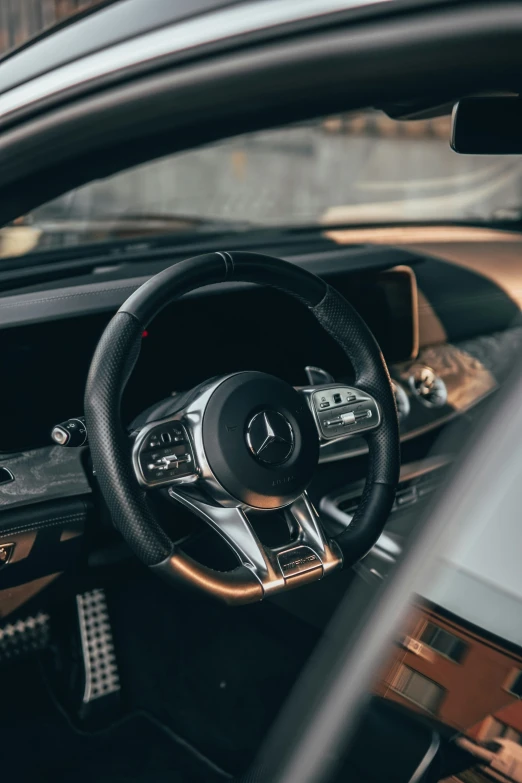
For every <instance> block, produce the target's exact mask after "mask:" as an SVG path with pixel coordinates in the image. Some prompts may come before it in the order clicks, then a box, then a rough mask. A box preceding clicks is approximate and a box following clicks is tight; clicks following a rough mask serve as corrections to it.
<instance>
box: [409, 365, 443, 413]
mask: <svg viewBox="0 0 522 783" xmlns="http://www.w3.org/2000/svg"><path fill="white" fill-rule="evenodd" d="M409 384H410V389H411V390H412V392H413V393H414V395H415V396H416V397H417V399H418V400H419V402H421V403H422V404H423V405H425V406H426V407H427V408H440V407H441V406H442V405H444V404H445V403H446V400H447V398H448V392H447V389H446V384H445V383H444V381H443V380H442V378H439V376H438V375H435V373H434V372H433V370H432V369H431V368H430V367H414V368H413V372H412V374H411V375H410V378H409Z"/></svg>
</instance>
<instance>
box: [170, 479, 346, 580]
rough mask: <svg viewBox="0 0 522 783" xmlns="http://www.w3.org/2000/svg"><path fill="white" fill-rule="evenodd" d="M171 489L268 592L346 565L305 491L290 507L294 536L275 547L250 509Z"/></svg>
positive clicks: (171, 494) (175, 498) (291, 528)
mask: <svg viewBox="0 0 522 783" xmlns="http://www.w3.org/2000/svg"><path fill="white" fill-rule="evenodd" d="M169 495H170V497H171V498H172V499H173V500H175V501H176V502H178V503H181V504H182V505H183V506H184V507H185V508H187V509H188V510H190V511H192V512H193V513H194V514H196V515H197V516H198V517H200V518H201V519H203V520H204V521H205V522H206V523H207V524H208V525H209V526H210V527H211V528H212V529H213V530H214V531H215V532H217V533H218V534H219V535H220V536H221V537H222V538H223V540H224V541H226V543H227V544H228V545H229V546H230V548H231V549H232V551H233V552H234V554H235V555H236V557H237V559H238V561H239V564H240V565H241V566H243V567H246V568H248V569H249V570H250V571H251V573H252V574H253V575H254V576H255V578H256V579H257V580H258V581H259V582H260V584H261V587H262V588H263V593H264V595H268V594H271V593H278V592H282V591H283V590H287V589H291V588H292V587H296V586H297V585H298V584H299V585H301V584H303V583H306V582H315V581H317V580H318V579H322V577H323V576H324V575H325V573H326V572H329V571H331V570H333V569H335V568H339V567H341V565H342V554H341V551H340V549H339V547H338V546H337V545H336V544H335V542H329V541H327V539H326V538H325V536H324V533H323V529H322V526H321V524H320V521H319V518H318V516H317V512H316V511H315V509H314V508H313V506H312V504H311V503H310V501H309V499H308V497H307V496H306V493H303V495H302V496H301V497H300V498H298V499H297V500H296V501H294V503H292V504H291V505H290V506H289V507H288V510H287V512H288V521H289V528H290V531H291V533H292V541H291V542H290V543H288V544H286V545H284V546H280V547H277V548H274V549H273V548H271V547H267V546H265V545H264V544H262V543H261V541H260V540H259V537H258V536H257V535H256V533H255V531H254V529H253V527H252V525H251V524H250V522H249V520H248V516H247V511H248V509H245V508H244V507H242V506H235V507H226V506H222V505H220V504H218V503H212V502H209V501H208V500H207V499H206V498H204V497H203V496H202V495H201V493H199V492H198V491H197V490H193V489H186V490H183V489H178V488H176V487H171V488H170V489H169Z"/></svg>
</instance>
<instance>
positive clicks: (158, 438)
mask: <svg viewBox="0 0 522 783" xmlns="http://www.w3.org/2000/svg"><path fill="white" fill-rule="evenodd" d="M138 437H139V436H138ZM138 445H139V444H138ZM137 461H138V464H139V470H140V473H141V476H142V478H143V480H144V483H145V484H147V485H148V484H152V485H154V486H156V485H157V484H169V483H171V482H173V481H175V480H176V479H183V478H185V477H187V476H191V475H192V474H193V473H194V457H193V454H192V450H191V446H190V443H189V440H188V437H187V435H186V433H185V430H184V428H183V426H182V425H181V424H180V423H179V422H178V421H174V422H167V423H166V422H163V423H162V424H158V425H156V426H154V427H153V428H152V429H150V430H149V432H148V433H146V435H145V437H144V438H143V439H142V443H141V445H139V448H138V453H137Z"/></svg>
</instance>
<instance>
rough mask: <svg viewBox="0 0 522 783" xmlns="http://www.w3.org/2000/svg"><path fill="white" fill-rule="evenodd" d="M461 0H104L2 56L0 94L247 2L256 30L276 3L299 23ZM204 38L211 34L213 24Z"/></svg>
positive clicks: (286, 14) (276, 14) (289, 17)
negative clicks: (64, 68)
mask: <svg viewBox="0 0 522 783" xmlns="http://www.w3.org/2000/svg"><path fill="white" fill-rule="evenodd" d="M461 2H464V0H312V2H305V3H304V6H306V8H303V3H302V0H300V2H297V1H296V0H261V3H260V2H259V0H257V2H256V0H105V2H103V0H102V3H101V5H95V6H94V7H92V8H90V9H88V10H87V12H84V13H80V14H77V15H75V16H73V17H71V18H70V19H69V20H67V22H66V23H62V24H60V25H57V26H56V27H55V28H49V30H46V31H44V32H43V33H42V34H41V35H39V36H37V37H36V38H34V39H32V40H29V41H27V42H26V43H25V44H24V45H23V46H22V47H20V48H19V49H15V50H14V51H12V52H10V53H8V54H7V55H6V56H4V57H3V59H0V94H2V93H5V92H9V91H10V90H12V89H14V88H16V87H18V86H20V85H22V84H25V83H27V82H30V81H31V80H33V79H36V78H38V77H39V76H42V75H44V74H46V73H48V72H50V71H53V70H56V69H58V68H60V67H61V66H65V65H67V64H70V63H72V62H75V61H77V60H79V59H81V58H83V57H87V56H89V55H92V54H95V53H97V52H101V51H102V50H105V49H108V48H110V47H112V46H116V45H117V44H119V43H123V42H126V41H129V39H133V38H138V37H139V36H143V35H145V34H147V33H153V32H154V31H155V30H159V29H161V28H164V27H168V26H169V25H175V24H176V23H178V22H181V23H183V22H185V21H188V20H190V19H192V18H194V17H198V16H201V17H204V16H205V14H211V13H212V12H214V11H220V10H226V9H227V8H229V7H233V6H239V5H244V6H245V10H244V14H245V16H248V19H245V23H246V22H249V23H251V29H252V30H255V29H257V28H258V27H259V26H260V27H263V26H264V23H265V21H266V19H267V18H268V17H269V16H270V10H269V7H272V9H274V7H275V6H278V7H279V10H277V9H276V13H275V17H276V18H277V17H281V16H286V19H285V21H286V23H289V22H290V21H293V19H292V17H294V18H295V20H296V21H301V22H303V21H305V20H306V19H308V20H312V19H313V18H315V17H317V18H320V17H323V19H326V18H327V17H328V15H329V14H331V15H335V14H336V13H337V14H338V13H342V12H353V11H355V12H361V11H364V14H365V15H369V16H374V15H380V14H382V13H387V12H390V11H391V12H392V13H394V12H399V13H400V12H401V11H402V10H405V9H408V10H411V9H412V8H413V9H415V8H425V7H427V6H436V5H443V4H446V5H458V4H459V3H461ZM259 5H263V6H265V5H266V6H267V9H266V12H265V11H263V12H262V13H259V10H258V9H257V10H255V9H254V8H252V12H251V11H250V10H249V6H258V7H259ZM311 6H314V7H313V9H312V8H311ZM282 7H283V8H284V11H282V10H281V8H282ZM250 14H251V16H250ZM272 15H274V11H272ZM209 23H210V20H209ZM258 23H259V24H258ZM276 26H277V23H276ZM208 37H209V39H211V38H212V28H210V30H209V34H208Z"/></svg>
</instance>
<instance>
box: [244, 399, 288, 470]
mask: <svg viewBox="0 0 522 783" xmlns="http://www.w3.org/2000/svg"><path fill="white" fill-rule="evenodd" d="M246 440H247V443H248V447H249V449H250V451H251V452H252V454H253V455H254V457H256V458H257V459H258V460H259V461H260V462H265V463H267V464H268V465H281V463H283V462H286V461H287V459H288V458H289V457H290V454H291V453H292V451H293V450H294V431H293V429H292V426H291V424H290V422H289V421H287V419H285V417H284V416H283V414H282V413H278V412H277V411H261V412H260V413H256V415H255V416H254V417H253V418H252V419H251V420H250V421H249V423H248V427H247V433H246Z"/></svg>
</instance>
